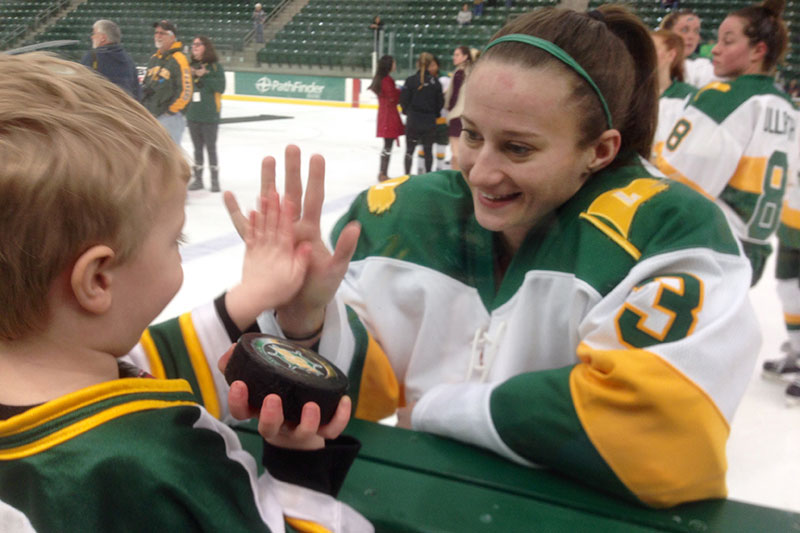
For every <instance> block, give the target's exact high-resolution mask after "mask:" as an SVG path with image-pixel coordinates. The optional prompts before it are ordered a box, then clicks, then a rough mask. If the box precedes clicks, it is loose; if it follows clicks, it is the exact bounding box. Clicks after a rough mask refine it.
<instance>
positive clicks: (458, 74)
mask: <svg viewBox="0 0 800 533" xmlns="http://www.w3.org/2000/svg"><path fill="white" fill-rule="evenodd" d="M453 65H455V67H456V71H455V72H454V73H453V80H452V81H451V82H450V85H448V87H447V92H446V93H445V95H444V102H445V104H444V105H445V108H446V109H447V120H448V136H449V137H450V152H451V156H450V168H452V169H453V170H458V169H459V166H458V139H459V137H460V136H461V112H462V111H463V110H464V91H463V86H464V82H465V81H466V79H467V75H468V74H469V72H470V70H472V54H471V52H470V49H469V47H467V46H463V45H462V46H459V47H457V48H456V49H455V50H454V51H453Z"/></svg>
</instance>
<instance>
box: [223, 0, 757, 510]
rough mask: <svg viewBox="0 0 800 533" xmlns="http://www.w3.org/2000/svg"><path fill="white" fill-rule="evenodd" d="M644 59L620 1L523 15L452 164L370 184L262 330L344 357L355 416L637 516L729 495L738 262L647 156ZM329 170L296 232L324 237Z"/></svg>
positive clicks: (492, 61) (742, 339)
mask: <svg viewBox="0 0 800 533" xmlns="http://www.w3.org/2000/svg"><path fill="white" fill-rule="evenodd" d="M654 69H655V51H654V49H653V44H652V41H651V38H650V33H649V31H648V29H647V28H646V27H645V26H644V25H643V24H642V23H641V21H639V19H638V18H636V17H635V16H634V15H633V14H631V13H630V12H629V11H628V10H627V9H625V8H623V7H620V6H614V5H603V6H601V7H600V8H599V9H598V10H596V11H592V12H590V13H589V14H586V13H578V12H575V11H572V10H568V9H559V8H549V7H548V8H542V9H537V10H535V11H532V12H530V13H527V14H524V15H521V16H519V17H517V18H515V19H514V20H512V21H511V22H509V23H508V24H507V25H506V26H505V27H504V28H503V29H501V30H500V31H499V32H498V33H497V34H496V35H495V37H494V38H493V40H492V42H490V43H489V45H488V46H487V48H486V50H485V52H484V53H483V55H482V56H481V57H480V59H479V60H478V61H477V63H476V65H475V67H474V70H473V71H472V74H471V75H470V77H469V78H468V80H467V93H466V94H467V96H466V101H465V104H464V112H463V115H462V121H463V125H464V130H463V133H462V135H461V142H460V144H459V159H460V162H461V172H456V171H452V170H446V171H440V172H436V173H433V174H428V175H425V176H421V177H411V178H409V177H405V176H404V177H401V178H396V179H394V180H390V181H387V182H384V183H382V184H379V185H376V186H373V187H372V188H370V189H369V190H367V191H365V192H364V193H362V194H361V195H360V196H359V197H357V198H356V200H355V201H354V202H353V204H352V205H351V207H350V209H349V211H348V212H347V213H346V214H345V216H344V217H343V218H342V219H341V220H340V221H339V223H338V224H337V226H336V227H335V228H334V235H333V237H334V241H335V242H336V245H335V249H334V252H333V254H330V253H328V252H327V250H326V248H325V246H324V244H323V242H322V240H321V239H319V238H318V237H317V238H316V243H315V245H314V251H313V252H312V255H311V264H310V266H309V273H308V275H307V277H306V279H305V283H304V287H303V288H302V289H301V290H300V292H299V293H298V295H297V296H296V297H295V298H294V300H293V301H292V302H290V303H289V304H287V305H285V306H281V307H279V308H278V309H276V310H268V311H267V312H265V313H263V314H262V315H261V316H260V317H259V321H258V324H259V327H260V328H261V329H262V330H264V331H269V332H274V333H282V334H283V335H284V336H288V337H291V338H294V339H298V340H299V341H298V342H303V343H307V344H309V345H313V344H317V345H318V347H319V351H320V352H321V353H322V354H324V355H325V356H327V357H329V358H331V359H333V360H335V361H336V364H337V365H339V366H340V367H341V368H348V369H349V371H350V376H351V391H352V393H353V396H354V401H356V403H357V408H356V412H355V416H357V417H360V418H366V419H371V420H377V419H381V418H383V417H386V416H388V415H391V414H393V413H395V412H396V410H397V414H398V420H399V424H400V425H403V426H406V427H409V426H410V427H411V428H413V429H415V430H420V431H428V432H431V433H435V434H438V435H443V436H446V437H450V438H454V439H458V440H461V441H464V442H467V443H471V444H473V445H476V446H481V447H484V448H487V449H489V450H493V451H494V452H496V453H498V454H500V455H502V456H504V457H506V458H508V459H510V460H512V461H516V462H518V463H521V464H524V465H532V464H542V465H547V466H549V467H552V468H554V469H556V470H558V471H561V472H563V473H565V474H566V475H569V476H573V477H575V478H576V479H579V480H581V481H582V482H585V483H588V484H590V485H592V486H595V487H597V488H599V489H601V490H606V491H611V492H613V493H616V494H618V495H620V496H622V497H627V498H632V499H635V500H637V501H640V502H643V503H645V504H647V505H651V506H659V507H664V506H671V505H675V504H678V503H681V502H686V501H691V500H698V499H703V498H718V497H724V496H725V494H726V488H725V472H726V459H725V443H726V440H727V437H728V434H729V427H730V421H731V419H732V417H733V414H734V411H735V410H736V407H737V405H738V403H739V401H740V399H741V397H742V394H743V393H744V390H745V387H746V386H747V384H748V382H749V379H750V376H751V373H752V370H753V365H754V363H755V358H756V355H757V353H758V346H759V334H758V326H757V323H756V321H755V317H754V314H753V312H752V309H751V307H750V305H749V302H748V296H747V293H748V286H749V282H750V268H749V266H748V262H747V259H746V258H745V257H744V256H743V255H742V254H741V252H740V249H739V246H738V244H737V242H736V239H735V237H734V236H733V234H732V232H731V230H730V227H729V226H728V224H727V222H726V220H725V217H724V215H723V214H722V213H721V212H720V210H719V208H717V207H716V206H715V205H714V204H713V202H710V201H709V200H708V199H706V198H704V197H703V196H702V195H699V194H697V193H696V192H695V191H692V190H691V189H690V188H688V187H686V186H684V185H682V184H680V183H677V182H674V181H671V180H665V179H664V178H663V177H661V178H659V177H656V176H654V175H653V174H651V172H650V171H649V170H648V168H647V164H646V162H645V161H644V159H645V158H647V157H649V155H650V150H651V141H652V138H653V132H654V130H655V125H656V124H655V122H656V113H657V106H658V101H657V98H658V95H657V89H656V79H655V77H654V76H653V75H652V73H653V72H654ZM287 155H288V156H289V158H290V159H289V160H287V169H289V170H287V176H286V179H287V184H288V189H287V194H288V195H289V197H294V201H298V202H299V201H300V200H301V198H299V194H300V193H299V192H297V191H299V189H300V173H299V169H300V161H299V152H297V151H287ZM320 159H321V158H319V157H318V156H315V157H314V158H312V160H311V165H310V167H309V168H310V171H311V175H310V180H309V185H308V193H307V195H306V198H305V205H304V209H303V216H302V218H301V219H300V220H299V221H298V229H297V234H298V235H303V236H304V237H303V238H310V237H309V236H310V235H313V234H314V233H315V232H316V235H319V213H320V208H321V202H322V199H321V190H322V182H323V177H322V175H321V174H322V161H321V160H320ZM274 180H275V175H274V166H273V167H268V168H266V173H265V179H264V183H265V186H266V187H267V188H268V189H269V188H272V187H274ZM292 191H294V192H292ZM230 200H231V198H230V195H229V196H228V204H229V209H230V210H231V212H232V214H233V217H234V220H235V222H236V223H237V226H238V227H240V228H241V229H244V228H246V225H247V222H246V219H245V218H243V217H242V216H241V214H240V213H238V208H237V207H236V205H235V204H234V203H233V202H231V201H230ZM359 226H360V236H359V229H358V228H359ZM353 246H356V250H355V254H354V256H353V260H352V262H350V263H349V265H348V264H347V259H346V258H347V257H348V256H349V251H350V250H351V249H352V247H353ZM340 281H341V283H340ZM398 408H399V410H398Z"/></svg>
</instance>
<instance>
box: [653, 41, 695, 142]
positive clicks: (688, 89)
mask: <svg viewBox="0 0 800 533" xmlns="http://www.w3.org/2000/svg"><path fill="white" fill-rule="evenodd" d="M653 44H654V45H655V47H656V63H657V67H656V71H657V74H658V93H659V95H660V96H659V99H658V127H657V128H656V134H655V137H653V154H654V156H655V154H658V153H660V152H661V151H662V150H663V148H664V141H666V140H667V136H669V134H670V131H671V130H672V125H673V124H675V121H676V120H678V119H679V118H680V117H681V114H682V113H683V109H684V108H685V107H686V104H688V102H689V99H690V98H691V97H692V96H694V93H696V92H697V89H695V88H694V86H692V85H689V84H688V83H684V81H683V80H684V76H685V72H684V63H683V40H682V39H681V38H680V36H679V35H678V34H677V33H675V32H672V31H670V30H658V31H656V32H653Z"/></svg>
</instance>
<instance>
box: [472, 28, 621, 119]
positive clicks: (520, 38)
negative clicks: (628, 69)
mask: <svg viewBox="0 0 800 533" xmlns="http://www.w3.org/2000/svg"><path fill="white" fill-rule="evenodd" d="M505 42H518V43H525V44H529V45H531V46H535V47H536V48H541V49H542V50H544V51H545V52H547V53H548V54H550V55H551V56H553V57H555V58H556V59H558V60H560V61H561V62H563V63H564V64H566V65H567V66H568V67H570V68H571V69H572V70H574V71H575V72H577V73H578V75H579V76H580V77H581V78H583V79H585V80H586V82H587V83H588V84H589V86H591V88H592V89H594V92H595V93H596V94H597V97H598V98H599V99H600V103H601V104H603V111H604V112H605V114H606V122H608V129H613V128H614V126H613V124H612V122H611V112H610V111H609V110H608V104H607V103H606V99H605V98H603V93H601V92H600V89H599V88H598V87H597V85H596V84H595V82H594V80H593V79H592V77H591V76H589V74H588V73H587V72H586V71H585V70H583V67H581V66H580V65H579V64H578V62H577V61H575V60H574V59H572V56H570V55H569V54H568V53H566V52H565V51H564V50H562V49H561V48H559V47H558V46H557V45H555V44H553V43H551V42H550V41H545V40H544V39H540V38H539V37H533V36H532V35H525V34H524V33H512V34H509V35H503V36H502V37H498V38H497V39H495V40H494V41H492V42H490V43H489V44H487V45H486V48H484V49H483V51H484V52H485V51H486V50H488V49H489V48H491V47H492V46H494V45H496V44H499V43H505Z"/></svg>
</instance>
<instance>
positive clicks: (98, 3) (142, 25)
mask: <svg viewBox="0 0 800 533" xmlns="http://www.w3.org/2000/svg"><path fill="white" fill-rule="evenodd" d="M278 1H279V0H261V3H262V4H263V5H264V8H265V10H266V11H267V12H269V10H270V9H271V7H272V6H274V5H275V4H277V3H278ZM251 13H252V3H251V2H248V1H241V0H196V1H193V2H191V3H189V2H164V1H162V0H137V1H117V0H88V1H87V2H84V3H83V4H81V5H80V6H78V8H77V9H76V10H75V11H73V12H72V13H69V14H68V15H66V16H65V17H64V18H62V19H61V20H60V21H58V23H56V24H55V25H53V26H51V27H50V28H48V30H47V31H45V32H44V33H43V34H41V35H38V36H36V38H35V41H34V42H43V41H51V40H59V39H77V40H79V41H80V44H78V45H74V46H72V47H68V48H66V49H64V50H63V52H64V53H65V54H66V55H69V56H72V57H80V55H81V54H82V53H83V52H85V51H86V49H87V48H88V47H89V46H90V42H89V34H90V33H91V28H92V24H93V23H94V22H95V21H96V20H98V19H104V18H105V19H110V20H113V21H114V22H116V23H117V24H119V26H120V29H121V30H122V42H123V44H124V45H125V48H126V49H127V50H128V52H130V54H131V55H132V56H133V58H134V60H135V61H136V63H137V64H140V65H143V64H146V63H147V60H148V58H149V57H150V55H152V54H153V52H154V48H153V23H154V22H155V21H158V20H162V19H169V20H171V21H172V22H174V23H175V24H176V25H177V26H178V39H179V40H181V41H183V42H184V44H188V42H189V41H190V40H191V39H192V37H194V36H195V35H208V36H209V37H210V38H211V40H212V41H213V42H214V44H215V45H217V47H218V48H220V49H225V48H228V49H231V50H235V49H241V46H242V42H243V39H244V36H245V34H246V33H247V32H248V31H249V30H250V29H251V28H252V22H251V18H250V17H251ZM26 44H30V43H26Z"/></svg>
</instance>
